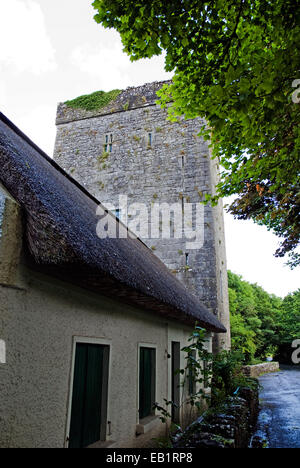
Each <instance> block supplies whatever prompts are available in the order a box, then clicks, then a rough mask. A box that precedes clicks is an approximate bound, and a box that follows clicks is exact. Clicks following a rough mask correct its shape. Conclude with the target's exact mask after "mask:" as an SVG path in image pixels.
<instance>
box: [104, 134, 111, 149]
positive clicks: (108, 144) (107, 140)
mask: <svg viewBox="0 0 300 468" xmlns="http://www.w3.org/2000/svg"><path fill="white" fill-rule="evenodd" d="M112 145H113V135H112V133H111V134H110V135H105V145H104V151H105V152H106V153H108V152H109V153H111V152H112Z"/></svg>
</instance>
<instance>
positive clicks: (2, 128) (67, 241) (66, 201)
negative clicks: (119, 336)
mask: <svg viewBox="0 0 300 468" xmlns="http://www.w3.org/2000/svg"><path fill="white" fill-rule="evenodd" d="M0 182H1V183H2V184H3V185H4V186H5V187H6V189H7V190H8V191H9V192H10V193H11V195H12V196H13V197H14V198H15V199H16V200H17V201H18V202H19V203H20V205H21V206H22V207H23V211H24V220H25V225H24V229H25V246H26V248H27V250H28V252H29V254H28V259H29V262H30V265H31V267H32V268H35V269H38V270H39V271H42V272H45V273H47V274H50V275H53V276H55V277H58V278H60V279H62V280H65V281H69V282H71V283H73V284H76V285H78V286H80V287H83V288H85V289H88V290H92V291H94V292H97V293H100V294H103V295H106V296H109V297H113V298H115V299H117V300H120V301H122V302H126V303H128V304H131V305H133V306H138V307H139V308H142V309H144V310H146V311H149V313H152V314H158V315H160V316H162V317H164V318H166V319H175V320H177V321H179V322H182V323H186V324H191V325H192V324H194V323H195V321H198V322H199V325H201V326H203V327H204V328H206V329H208V330H210V331H214V332H225V331H226V330H225V328H224V327H223V325H222V324H221V323H220V322H219V321H218V320H217V318H216V317H215V316H214V315H213V314H211V313H210V312H209V311H208V310H207V309H206V307H205V306H204V305H202V304H201V303H199V301H198V300H197V299H196V298H195V297H194V296H192V295H191V293H189V292H188V291H187V290H186V289H185V287H184V286H183V284H182V283H181V282H179V281H178V280H177V279H176V278H175V277H174V275H173V274H172V273H171V272H170V271H169V270H168V269H167V267H166V266H165V265H164V264H163V263H162V262H161V261H160V260H159V259H158V258H157V257H156V256H155V255H154V254H153V253H152V251H151V250H150V249H148V248H147V247H146V246H145V244H144V243H143V242H141V240H139V239H137V238H127V239H110V238H106V239H99V238H98V237H97V235H96V225H97V222H98V221H99V218H98V217H97V216H96V209H97V206H98V205H99V202H98V201H97V200H96V199H95V198H93V197H92V196H91V195H90V194H89V193H88V192H87V191H86V190H85V189H84V188H83V187H81V186H80V185H79V184H78V183H77V182H76V181H74V180H73V179H72V178H71V177H70V176H69V175H67V174H66V173H65V172H64V171H63V169H61V168H60V167H59V166H58V165H57V164H56V163H55V162H54V161H53V160H52V159H50V158H49V157H48V156H47V155H46V154H45V153H43V151H41V150H40V149H39V148H38V147H37V146H36V145H35V144H34V143H32V142H31V140H29V138H27V137H26V136H25V135H24V134H23V133H22V132H21V131H20V130H19V129H18V128H16V127H15V126H14V125H13V124H12V123H11V122H10V121H9V120H8V119H7V118H6V117H5V116H4V115H3V114H1V113H0ZM114 219H115V218H114ZM115 222H116V223H119V221H118V220H117V219H115Z"/></svg>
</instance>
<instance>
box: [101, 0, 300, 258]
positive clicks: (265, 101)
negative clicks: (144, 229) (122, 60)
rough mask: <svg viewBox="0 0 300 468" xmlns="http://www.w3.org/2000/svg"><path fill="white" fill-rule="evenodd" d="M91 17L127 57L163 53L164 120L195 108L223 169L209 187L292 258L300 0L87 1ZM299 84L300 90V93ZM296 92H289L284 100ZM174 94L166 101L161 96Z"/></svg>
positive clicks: (299, 236) (296, 225) (297, 207)
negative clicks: (117, 38) (117, 39)
mask: <svg viewBox="0 0 300 468" xmlns="http://www.w3.org/2000/svg"><path fill="white" fill-rule="evenodd" d="M93 6H94V8H95V9H96V10H97V14H96V15H95V20H96V21H97V22H98V23H101V24H102V25H103V26H104V27H107V28H115V29H116V30H117V31H118V32H119V33H120V35H121V39H122V42H123V44H124V50H125V52H127V53H128V54H129V55H130V57H131V59H132V60H138V59H140V58H144V57H152V56H153V55H159V54H161V53H162V51H165V54H166V55H165V68H166V70H167V71H174V79H173V82H172V84H170V85H165V86H164V87H163V89H162V91H161V92H160V93H159V96H160V102H161V105H162V106H163V107H166V106H168V112H169V115H170V118H174V119H176V118H177V117H178V116H180V115H184V116H185V117H186V118H194V117H197V116H201V117H203V118H205V119H206V122H207V126H203V128H202V135H204V137H205V138H207V139H210V140H211V142H212V147H213V155H214V156H215V157H218V158H220V162H221V164H222V167H223V171H222V173H221V180H220V183H219V184H218V185H217V189H216V194H215V195H213V196H212V197H211V201H212V202H213V203H215V202H216V201H217V198H218V197H224V196H228V195H233V194H237V198H236V200H235V201H234V202H233V203H232V204H231V206H230V207H229V211H230V212H231V213H232V214H234V216H235V217H237V218H238V219H249V218H251V219H253V220H254V221H255V222H257V223H261V224H264V225H266V226H267V227H268V229H271V230H273V231H274V232H275V234H276V235H278V236H279V237H280V238H281V239H282V242H281V246H280V248H279V249H278V250H277V251H276V256H284V255H285V254H286V253H288V254H290V256H291V259H290V265H291V266H296V265H297V264H299V263H300V254H299V253H297V251H296V247H297V245H298V244H299V240H300V183H299V173H300V158H299V150H300V127H299V117H300V106H299V100H298V99H297V96H298V94H297V93H298V91H297V90H296V92H295V89H294V88H292V84H293V82H294V80H295V79H296V78H300V50H299V48H298V47H297V45H298V44H299V43H300V9H299V1H298V0H296V1H295V0H255V1H253V0H239V1H237V2H228V1H226V0H218V1H199V0H169V1H167V2H165V1H162V0H157V1H155V2H148V1H146V0H139V1H137V2H134V3H133V2H129V1H126V0H125V1H122V2H120V1H119V0H95V1H94V3H93ZM299 92H300V91H299ZM292 95H294V96H296V100H295V99H292ZM171 101H172V104H171V105H169V103H170V102H171Z"/></svg>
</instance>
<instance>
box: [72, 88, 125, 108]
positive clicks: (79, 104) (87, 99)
mask: <svg viewBox="0 0 300 468" xmlns="http://www.w3.org/2000/svg"><path fill="white" fill-rule="evenodd" d="M120 93H121V90H119V89H113V90H112V91H108V92H107V93H106V92H105V91H96V92H95V93H92V94H84V95H83V96H79V97H77V98H75V99H72V100H71V101H66V102H65V104H66V105H67V106H68V107H72V108H73V109H84V110H87V111H94V110H99V109H102V108H103V107H106V106H107V105H108V104H109V103H110V102H112V101H114V100H115V99H116V98H117V97H118V96H119V94H120Z"/></svg>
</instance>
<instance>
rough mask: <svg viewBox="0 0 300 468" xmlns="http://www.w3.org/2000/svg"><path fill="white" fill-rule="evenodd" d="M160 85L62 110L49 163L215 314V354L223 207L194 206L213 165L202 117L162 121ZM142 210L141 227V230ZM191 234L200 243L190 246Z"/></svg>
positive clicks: (224, 302)
mask: <svg viewBox="0 0 300 468" xmlns="http://www.w3.org/2000/svg"><path fill="white" fill-rule="evenodd" d="M161 86H162V83H152V84H146V85H144V86H140V87H137V88H128V89H126V90H125V91H121V92H119V93H118V92H112V93H111V94H109V93H107V94H104V95H103V96H102V97H101V95H100V99H102V106H100V105H99V107H98V108H97V109H96V110H86V109H84V108H82V107H80V106H85V105H86V103H88V106H89V107H90V108H91V106H92V107H93V100H94V99H95V98H99V94H98V95H91V96H89V97H85V98H84V99H77V100H74V101H70V102H68V103H65V104H59V106H58V110H57V120H56V124H57V137H56V144H55V152H54V158H55V160H56V161H57V163H58V164H60V166H62V167H63V168H64V169H65V170H66V171H67V172H68V173H69V174H71V175H72V177H74V178H75V179H76V180H77V181H78V182H79V183H80V184H81V185H83V186H84V187H85V188H86V189H87V190H88V191H89V192H91V193H92V194H93V195H94V196H95V197H96V198H97V199H98V200H99V201H101V202H102V203H103V204H104V205H108V208H109V209H112V207H114V209H115V210H116V211H115V213H116V215H117V216H119V217H121V219H122V221H124V222H125V224H128V225H129V227H130V229H131V230H135V232H137V234H138V235H139V237H141V239H142V240H143V241H144V242H145V243H146V244H147V245H148V247H149V248H151V249H152V250H153V251H154V253H155V254H156V255H157V256H158V257H159V258H160V259H161V260H162V261H163V262H164V263H165V264H166V265H167V266H168V267H169V268H170V270H171V271H172V272H173V274H174V275H176V276H177V277H178V279H179V280H181V281H182V282H183V283H184V284H185V286H186V287H187V289H188V290H190V291H191V292H192V293H193V294H194V295H196V296H197V297H198V298H199V299H200V300H201V301H202V302H203V303H204V304H205V305H206V306H207V307H208V308H209V309H210V310H211V312H213V313H214V314H215V315H217V317H218V318H219V320H220V321H221V322H222V323H223V324H224V326H225V327H226V328H227V330H228V333H227V334H226V335H224V334H222V335H219V336H217V335H216V337H215V338H214V349H215V350H221V349H224V348H225V349H228V348H229V347H230V322H229V306H228V288H227V268H226V252H225V237H224V224H223V208H222V204H221V202H220V203H219V205H218V206H216V207H214V208H212V207H211V206H210V205H205V206H204V205H202V204H201V205H200V204H199V202H200V201H201V200H203V198H204V196H205V194H206V193H211V192H212V191H213V190H214V186H215V184H216V181H217V180H218V166H217V162H216V161H215V160H211V158H210V153H209V148H208V144H207V142H205V141H203V140H202V139H200V138H199V137H198V136H197V134H198V133H199V130H200V126H201V123H202V121H201V119H192V120H181V121H180V122H178V123H177V122H176V123H173V122H170V121H168V120H166V117H167V112H166V110H162V109H161V108H160V107H159V106H158V105H156V103H155V102H156V101H157V95H156V91H157V90H158V89H159V88H160V87H161ZM120 195H121V198H120ZM124 203H125V204H126V206H125V205H124ZM137 203H138V204H141V203H142V204H144V205H143V206H145V207H146V209H143V207H141V206H140V205H136V204H137ZM162 204H166V205H163V206H164V207H165V208H166V207H171V208H170V213H168V209H167V211H166V212H164V213H165V214H166V216H158V214H157V213H159V211H158V207H161V206H162ZM199 206H200V208H199ZM178 207H179V208H180V210H181V211H180V213H181V221H182V227H181V226H180V222H179V221H180V220H178V216H177V215H178ZM197 207H198V208H199V212H198V215H197ZM176 210H177V211H176ZM141 211H143V222H141V223H140V226H138V225H135V224H136V223H137V219H141ZM175 212H176V213H177V214H176V215H175ZM191 213H193V216H192V215H191ZM168 214H170V217H169V218H168V216H167V215H168ZM188 215H190V216H188ZM124 216H125V219H124ZM139 216H140V218H139ZM157 216H158V217H157ZM154 218H155V220H156V221H158V223H156V224H155V227H153V226H154V224H153V222H154V221H153V220H154ZM166 219H167V222H168V224H169V238H168V234H166V232H167V231H168V229H167V227H168V226H167V225H166ZM151 222H152V224H151ZM178 222H179V228H178ZM134 223H135V224H134ZM175 226H176V227H175ZM196 230H197V231H199V232H201V234H199V238H198V239H196V242H194V243H192V242H189V241H190V240H191V239H192V232H194V231H196ZM154 233H155V236H153V234H154ZM184 234H187V235H184ZM187 236H190V237H189V239H187Z"/></svg>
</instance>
